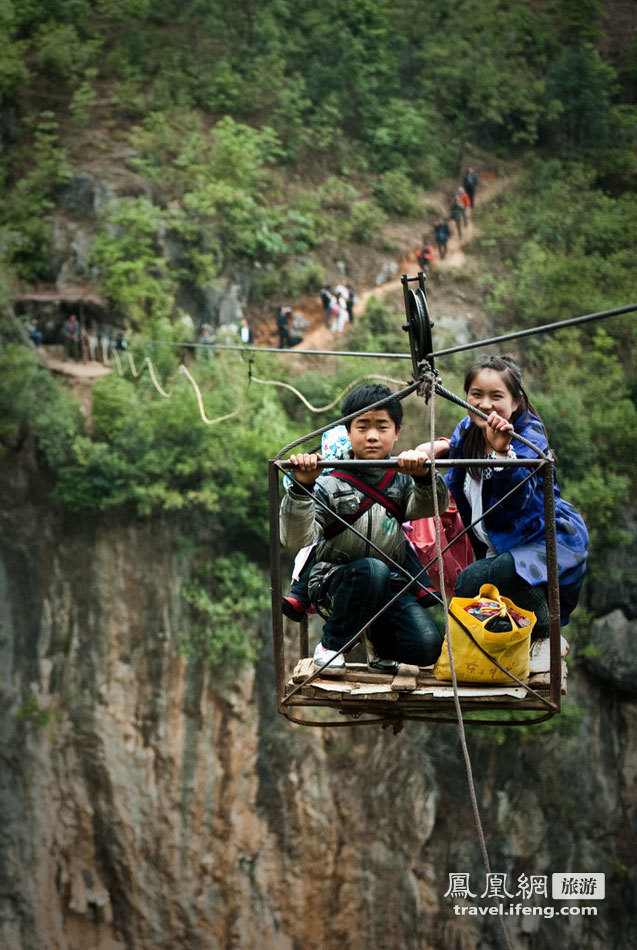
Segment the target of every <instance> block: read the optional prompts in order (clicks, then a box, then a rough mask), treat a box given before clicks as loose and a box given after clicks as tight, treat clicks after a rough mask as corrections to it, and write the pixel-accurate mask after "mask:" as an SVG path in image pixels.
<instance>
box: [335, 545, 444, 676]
mask: <svg viewBox="0 0 637 950" xmlns="http://www.w3.org/2000/svg"><path fill="white" fill-rule="evenodd" d="M404 584H405V579H403V578H402V577H401V578H400V579H397V578H393V577H392V576H391V572H390V569H389V567H388V566H387V564H385V563H383V561H380V560H378V558H373V557H365V558H361V559H360V560H358V561H352V563H351V564H345V565H343V566H342V567H337V568H336V569H335V570H334V571H333V572H331V573H330V574H329V575H328V576H327V577H326V578H325V580H324V581H323V583H322V584H321V585H320V588H319V591H318V594H317V597H316V607H317V609H318V611H319V613H320V614H321V616H322V617H325V618H326V620H327V622H326V624H325V626H324V627H323V637H322V643H323V646H324V647H326V649H328V650H339V649H340V648H341V647H342V646H343V644H345V643H346V642H347V641H348V640H349V639H350V638H351V637H352V636H353V634H354V633H356V631H357V630H360V628H361V627H362V626H363V625H364V624H365V623H367V621H368V620H370V619H371V618H372V617H373V616H374V614H376V613H377V612H378V611H379V610H380V608H381V607H382V606H383V605H384V604H386V603H388V602H389V601H390V600H391V598H392V597H393V596H394V595H395V594H396V593H397V592H398V591H399V590H400V588H401V587H402V586H404ZM367 635H368V636H369V638H370V640H371V641H372V643H373V644H374V647H375V648H376V651H377V653H378V655H379V656H381V657H383V658H384V659H389V660H398V661H399V662H402V663H413V664H414V665H416V666H429V665H430V664H432V663H434V662H435V661H436V660H437V659H438V656H439V655H440V650H441V648H442V640H443V637H442V634H441V633H440V631H439V630H438V628H437V627H436V625H435V623H434V622H433V620H432V619H431V617H430V616H429V614H428V613H427V611H426V610H425V608H424V607H421V605H420V604H419V603H418V600H417V599H416V597H415V595H414V594H412V593H405V594H402V595H401V596H400V597H399V598H398V600H396V601H395V602H394V603H393V604H392V605H391V607H389V608H388V609H387V610H386V611H385V612H384V613H383V614H382V616H381V617H380V618H379V619H378V620H376V621H375V622H374V623H373V624H372V625H371V627H369V628H368V630H367Z"/></svg>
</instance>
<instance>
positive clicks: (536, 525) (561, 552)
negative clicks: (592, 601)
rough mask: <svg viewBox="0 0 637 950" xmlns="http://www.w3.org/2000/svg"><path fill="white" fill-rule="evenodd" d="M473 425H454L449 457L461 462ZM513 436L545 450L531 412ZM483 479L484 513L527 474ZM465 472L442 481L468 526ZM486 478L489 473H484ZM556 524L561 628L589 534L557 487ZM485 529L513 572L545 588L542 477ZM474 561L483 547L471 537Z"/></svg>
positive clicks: (521, 452) (517, 471) (520, 452)
mask: <svg viewBox="0 0 637 950" xmlns="http://www.w3.org/2000/svg"><path fill="white" fill-rule="evenodd" d="M470 425H471V420H470V418H469V416H466V417H465V418H464V419H463V420H462V421H461V422H459V423H458V425H457V426H456V428H455V430H454V433H453V435H452V437H451V443H450V446H449V458H462V445H463V441H464V439H465V436H466V435H467V432H468V430H469V427H470ZM515 431H516V432H518V433H519V434H520V435H522V436H524V438H525V439H528V441H529V442H532V443H533V444H534V445H537V447H538V448H539V449H541V451H542V452H545V451H546V450H547V448H548V442H547V439H546V434H545V432H544V426H543V425H542V423H541V422H540V420H539V419H538V418H537V416H535V415H533V414H532V413H528V414H524V415H522V416H520V418H519V419H518V420H517V421H516V422H515ZM512 446H513V448H514V449H515V452H516V455H517V456H518V458H537V455H536V454H535V453H534V452H533V450H532V449H530V448H529V447H528V446H526V445H523V444H522V443H521V442H519V441H518V440H516V438H515V437H514V438H513V442H512ZM484 471H485V475H484V477H483V480H482V506H483V509H482V510H483V511H486V510H487V509H488V508H490V507H491V505H493V504H494V503H495V502H496V501H497V500H499V499H500V498H502V497H503V496H504V495H506V494H507V492H508V491H510V490H511V488H513V486H514V485H516V484H519V483H520V482H522V481H524V479H525V478H526V476H527V475H528V474H529V472H530V469H529V468H525V467H522V466H521V467H519V468H518V467H517V466H511V467H506V468H505V467H503V468H501V469H500V470H499V471H496V469H486V470H484ZM466 472H467V469H466V468H455V467H454V468H452V469H450V470H449V473H448V474H447V476H446V481H447V485H448V486H449V491H450V492H451V494H452V496H453V498H454V499H455V501H456V504H457V506H458V511H459V512H460V516H461V518H462V520H463V522H464V524H465V525H468V524H470V523H471V506H470V503H469V501H468V500H467V497H466V495H465V493H464V480H465V474H466ZM487 473H488V474H487ZM555 522H556V533H557V562H558V576H559V586H560V614H561V618H562V624H565V623H567V622H568V617H569V615H570V614H571V613H572V611H573V609H574V608H575V605H576V604H577V600H578V598H579V593H580V590H581V587H582V583H583V581H584V575H585V573H586V559H587V557H588V532H587V530H586V525H585V524H584V521H583V519H582V516H581V515H580V514H579V512H578V511H577V510H576V509H575V508H574V507H573V506H572V505H570V504H569V503H568V502H567V501H564V499H563V498H562V497H561V495H560V490H559V487H558V485H557V481H556V482H555ZM483 524H484V527H485V530H486V532H487V534H488V536H489V540H490V541H491V544H492V545H493V547H494V548H495V550H496V551H497V552H498V554H504V553H505V552H506V551H510V552H511V554H512V555H513V560H514V562H515V570H516V572H517V573H518V574H519V576H520V577H522V578H523V579H524V580H525V581H528V583H529V584H531V585H533V586H535V585H537V584H542V583H546V580H547V573H546V551H545V545H544V537H545V533H544V498H543V493H542V477H541V475H539V474H534V475H533V476H532V477H531V478H530V479H529V481H528V482H526V484H525V485H524V486H523V487H522V488H520V489H519V490H518V491H516V492H515V493H514V494H513V495H512V496H511V497H510V498H508V499H507V500H506V501H505V502H503V503H502V504H501V505H499V506H498V507H497V508H496V509H495V511H493V512H492V513H491V514H490V515H487V517H486V518H485V519H484V522H483ZM469 534H470V536H471V543H472V545H473V548H474V551H475V554H476V557H478V558H480V557H484V556H485V554H486V547H485V545H484V544H483V543H482V542H481V541H480V540H479V539H478V538H477V537H475V536H474V535H473V532H469Z"/></svg>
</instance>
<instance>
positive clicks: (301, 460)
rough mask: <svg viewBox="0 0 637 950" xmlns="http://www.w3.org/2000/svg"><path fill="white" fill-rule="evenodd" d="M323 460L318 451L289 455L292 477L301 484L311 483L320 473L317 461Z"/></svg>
mask: <svg viewBox="0 0 637 950" xmlns="http://www.w3.org/2000/svg"><path fill="white" fill-rule="evenodd" d="M322 461H323V456H322V455H320V454H319V453H318V452H317V453H314V452H306V453H305V454H304V455H291V456H290V462H291V463H292V465H293V466H294V477H295V478H296V480H297V481H299V482H302V484H303V485H311V484H312V482H315V481H316V479H317V478H318V477H319V475H320V474H321V470H320V468H319V467H318V464H317V463H318V462H322Z"/></svg>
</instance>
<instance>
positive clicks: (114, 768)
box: [0, 456, 637, 950]
mask: <svg viewBox="0 0 637 950" xmlns="http://www.w3.org/2000/svg"><path fill="white" fill-rule="evenodd" d="M0 498H1V499H2V501H1V503H0V529H1V541H0V705H1V707H2V708H1V716H0V763H1V764H0V814H1V815H2V822H1V823H0V947H1V948H2V950H88V948H90V950H124V948H126V950H129V948H130V950H164V948H165V950H169V948H170V950H174V948H188V950H200V948H201V950H203V948H214V950H217V948H219V950H221V948H224V950H226V948H241V950H244V948H245V950H251V948H266V950H319V948H320V950H325V948H330V950H331V948H337V947H338V948H339V950H340V948H345V950H348V948H350V950H358V948H361V950H362V948H368V947H375V948H381V950H384V948H386V950H394V948H396V950H398V948H400V950H402V948H406V950H429V948H440V950H456V948H457V950H465V948H478V947H479V948H491V947H493V948H495V947H499V946H502V945H503V944H502V938H501V932H500V929H499V919H498V918H497V917H495V916H488V915H487V916H484V917H483V916H469V915H468V914H464V915H463V914H462V913H461V912H458V913H456V912H454V905H457V906H458V907H459V908H460V907H461V906H463V905H464V906H465V908H468V907H470V906H474V907H476V906H478V905H483V906H487V905H488V904H489V901H488V900H486V899H485V900H480V895H481V894H482V893H483V891H484V890H485V876H484V869H483V867H482V863H481V857H480V849H479V846H478V841H477V838H476V833H475V828H474V824H473V817H472V810H471V805H470V800H469V796H468V792H467V781H466V775H465V770H464V764H463V760H462V756H461V753H460V746H459V741H458V732H457V728H456V727H454V726H441V725H438V726H431V725H426V724H423V725H419V724H407V725H406V727H405V729H404V730H403V731H402V732H401V733H400V734H399V735H398V736H393V735H392V734H391V733H390V732H384V731H382V730H380V729H378V728H377V727H363V726H358V727H356V728H353V729H330V730H320V729H314V730H312V729H303V728H300V727H296V726H293V725H291V724H289V723H287V722H286V721H285V720H284V719H283V718H282V717H280V716H278V714H277V713H276V710H275V702H274V689H273V675H272V668H271V660H270V653H269V639H270V631H269V625H268V619H267V618H266V617H264V618H263V620H262V622H261V623H260V624H259V628H258V630H257V631H255V635H256V636H257V637H258V638H259V639H260V641H261V643H262V650H261V656H260V659H259V661H258V662H257V663H256V664H255V666H254V668H252V669H249V670H246V671H245V672H244V673H243V674H242V675H241V676H240V678H239V679H237V680H236V681H232V682H229V681H227V680H224V679H223V678H222V677H221V675H220V674H219V673H212V672H210V671H207V670H204V669H202V668H201V667H200V666H198V665H196V664H193V663H189V662H187V661H186V660H185V659H184V658H183V657H181V656H180V654H179V650H178V644H179V635H180V630H181V629H182V626H183V621H184V617H183V614H182V610H183V601H182V599H181V595H180V590H181V586H182V583H183V582H184V581H186V580H188V577H189V570H190V565H189V561H188V555H187V554H185V553H184V551H185V550H187V548H186V547H185V546H183V545H180V544H179V543H178V532H177V529H176V526H175V525H168V524H166V523H161V522H142V521H134V520H133V521H131V520H130V518H126V517H124V516H121V517H118V518H113V517H109V518H104V519H101V520H83V519H82V518H79V517H74V516H72V515H69V514H67V515H64V516H63V515H61V514H59V513H55V512H54V510H53V509H52V508H51V506H50V504H49V502H48V492H47V487H46V485H43V484H42V482H41V480H40V476H38V473H37V471H36V469H35V467H34V466H29V465H25V464H24V460H22V461H21V463H20V464H18V460H16V459H11V458H7V457H6V456H5V459H4V461H3V467H2V474H1V475H0ZM610 622H611V619H610V618H609V619H608V623H610ZM569 692H570V696H569V704H570V706H569V708H570V710H571V712H570V714H565V715H563V716H562V717H560V719H559V720H557V721H556V722H557V726H556V727H555V728H553V729H552V730H551V731H546V732H543V731H541V729H540V727H537V728H536V729H535V730H530V729H529V730H522V731H516V730H513V729H509V730H505V729H503V728H500V729H498V730H495V731H494V730H491V731H489V732H487V731H486V730H482V731H480V730H478V731H474V732H471V731H470V730H468V731H469V747H470V751H471V757H472V762H473V768H474V775H475V781H476V786H477V794H478V801H479V802H480V809H481V814H482V820H483V824H484V829H485V835H486V839H487V843H488V847H489V853H490V859H491V865H492V870H493V871H497V872H503V873H506V874H507V881H508V884H507V889H508V890H509V892H511V893H512V894H515V892H516V888H517V887H518V883H519V881H520V876H521V875H527V877H530V876H531V875H539V876H542V875H548V887H549V899H548V901H547V900H542V899H540V900H539V903H540V904H548V905H552V906H557V907H559V906H563V905H562V904H560V902H553V901H551V899H550V875H551V874H552V873H555V872H562V871H583V872H589V873H590V872H604V873H605V874H606V895H607V896H606V899H605V900H604V901H599V902H592V901H591V902H589V904H591V905H592V904H595V905H596V907H597V911H598V914H597V916H596V917H588V916H586V917H585V916H567V917H563V916H559V917H558V916H557V911H556V917H555V919H553V920H546V919H543V918H541V917H539V916H509V917H505V918H502V919H503V920H504V921H505V922H506V926H507V929H508V932H509V935H510V940H511V944H512V946H513V947H515V948H545V947H546V948H548V947H552V948H553V947H566V948H570V947H573V948H575V947H577V948H590V950H598V948H599V950H601V948H611V947H612V948H623V947H629V946H635V945H637V930H636V923H635V921H636V919H637V918H636V915H635V912H634V911H635V906H634V902H635V896H634V895H635V884H636V880H635V868H634V854H635V840H634V838H635V828H636V823H635V781H636V777H637V754H636V753H637V750H636V742H637V721H636V710H635V704H634V702H633V701H632V700H631V699H630V698H627V697H626V695H625V693H620V692H617V691H615V689H614V687H613V685H612V684H610V683H609V682H608V681H606V680H604V681H601V680H598V679H595V678H593V677H592V676H590V674H589V673H587V671H586V670H585V669H583V668H580V667H579V666H578V665H577V664H576V666H575V669H574V670H573V671H572V675H571V678H570V684H569ZM451 874H469V875H470V881H471V890H472V891H473V892H475V893H476V894H477V897H476V898H475V899H471V900H469V901H462V900H457V899H453V898H451V897H446V896H445V894H446V892H447V891H448V889H449V883H450V875H451ZM517 900H521V898H520V897H518V898H517ZM529 903H530V904H532V903H538V901H537V900H536V899H534V900H531V901H530V902H529ZM580 903H581V902H574V903H572V904H571V905H568V906H579V904H580Z"/></svg>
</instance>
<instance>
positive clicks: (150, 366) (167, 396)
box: [144, 356, 170, 399]
mask: <svg viewBox="0 0 637 950" xmlns="http://www.w3.org/2000/svg"><path fill="white" fill-rule="evenodd" d="M144 363H146V365H147V366H148V372H149V373H150V378H151V379H152V381H153V384H154V386H155V389H156V390H157V392H158V393H159V395H160V396H163V397H164V399H170V393H165V392H164V390H163V389H162V388H161V386H160V385H159V383H158V381H157V377H156V376H155V370H154V369H153V364H152V362H151V359H150V356H147V357H146V358H145V360H144Z"/></svg>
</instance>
